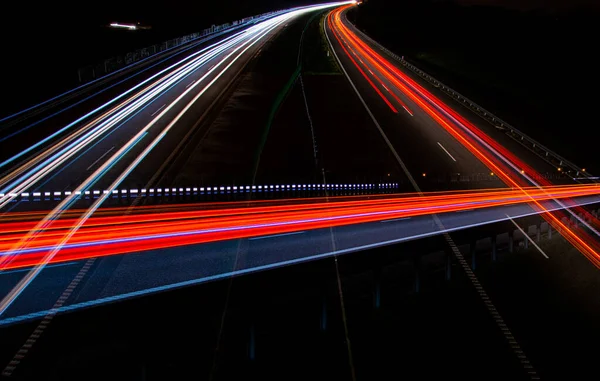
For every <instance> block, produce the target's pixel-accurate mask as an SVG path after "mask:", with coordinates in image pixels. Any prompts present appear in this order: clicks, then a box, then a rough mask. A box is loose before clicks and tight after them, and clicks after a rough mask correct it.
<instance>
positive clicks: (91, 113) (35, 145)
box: [0, 30, 247, 183]
mask: <svg viewBox="0 0 600 381" xmlns="http://www.w3.org/2000/svg"><path fill="white" fill-rule="evenodd" d="M246 31H247V30H246ZM246 31H241V32H238V33H236V34H234V35H232V36H229V37H227V38H225V39H223V40H221V41H219V42H217V43H214V44H212V45H210V46H208V47H206V48H203V49H201V50H200V51H198V52H196V53H193V54H191V55H189V56H187V57H185V58H183V59H182V60H180V61H179V62H177V63H175V64H173V65H171V66H169V67H167V68H165V69H163V70H161V71H160V72H158V73H156V74H155V75H153V76H151V77H150V78H148V79H146V80H144V81H142V82H141V83H139V84H137V85H135V86H134V87H132V88H131V89H129V90H127V91H125V92H123V93H121V94H120V95H118V96H117V97H115V98H113V99H111V100H110V101H108V102H106V103H104V104H103V105H101V106H99V107H97V108H95V109H94V110H92V111H90V112H88V113H87V114H85V115H83V116H82V117H80V118H78V119H76V120H75V121H73V122H71V123H69V124H68V125H66V126H65V127H63V128H61V129H60V130H58V131H56V132H54V133H52V134H51V135H49V136H47V137H46V138H44V139H42V140H41V141H39V142H37V143H35V144H34V145H32V146H30V147H29V148H27V149H25V150H24V151H22V152H20V153H19V154H17V155H14V156H13V157H11V158H10V159H7V160H5V161H3V162H2V163H0V168H2V167H4V166H6V165H8V164H10V163H12V162H13V161H15V160H17V159H18V158H20V157H22V156H24V155H26V154H27V153H29V152H31V151H33V150H35V149H36V148H38V147H40V146H42V145H43V144H45V143H48V142H49V141H50V140H52V139H54V138H55V137H57V136H59V135H60V134H62V133H63V132H65V131H67V130H69V129H71V128H72V127H74V126H75V125H77V124H78V123H80V122H82V121H84V120H85V119H87V118H89V117H91V116H92V115H94V114H96V113H97V112H98V111H101V110H103V109H105V108H106V107H108V106H110V105H111V104H113V103H115V102H116V101H118V100H119V99H121V98H123V97H125V96H127V95H129V94H130V93H132V92H133V91H135V90H137V89H138V88H140V87H142V86H144V85H145V84H147V83H148V82H151V81H152V80H154V79H155V78H157V77H160V76H161V75H162V74H164V73H168V72H169V71H170V70H173V69H176V68H177V66H179V65H181V64H184V63H185V62H186V61H188V60H190V59H191V58H193V57H195V56H197V55H199V54H202V53H204V52H206V51H207V50H210V49H213V48H215V47H218V46H219V45H221V44H222V43H224V42H226V41H229V40H230V39H233V38H235V37H238V36H240V35H241V34H243V33H245V32H246ZM135 97H136V96H135V95H134V96H133V97H132V98H130V99H129V100H128V101H130V100H131V99H134V98H135ZM128 101H127V102H128ZM124 104H125V103H123V104H121V106H117V107H123V105H124ZM113 111H115V110H114V109H113V110H112V111H109V113H107V114H104V116H106V115H108V114H110V112H113ZM104 116H102V117H104ZM2 182H3V181H0V183H2Z"/></svg>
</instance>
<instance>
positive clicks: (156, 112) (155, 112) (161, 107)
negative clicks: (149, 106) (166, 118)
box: [150, 103, 167, 116]
mask: <svg viewBox="0 0 600 381" xmlns="http://www.w3.org/2000/svg"><path fill="white" fill-rule="evenodd" d="M166 105H167V104H166V103H165V104H164V105H162V106H160V108H159V109H158V110H156V111H154V113H153V114H152V115H150V116H154V115H156V114H158V113H159V112H160V110H162V109H163V108H164V107H165V106H166Z"/></svg>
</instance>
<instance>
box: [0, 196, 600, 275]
mask: <svg viewBox="0 0 600 381" xmlns="http://www.w3.org/2000/svg"><path fill="white" fill-rule="evenodd" d="M597 195H600V186H598V185H596V184H593V185H570V186H556V187H547V188H544V189H539V188H530V189H527V194H524V193H523V192H522V191H521V190H513V189H499V190H483V191H470V192H434V193H433V194H427V195H425V196H418V195H415V194H414V193H412V194H405V195H398V196H394V197H390V196H387V197H375V198H374V199H372V200H368V199H364V198H363V197H360V198H359V199H357V200H352V198H350V200H348V199H349V198H348V197H340V199H342V201H337V198H334V199H333V200H332V201H331V202H327V203H325V202H317V203H311V202H303V203H300V204H298V203H292V204H287V203H286V201H285V200H284V201H282V202H281V204H282V205H267V206H252V207H244V206H243V205H244V204H245V203H243V202H238V203H230V204H223V203H219V204H217V205H218V206H217V207H214V206H213V207H214V208H213V209H208V210H195V211H181V210H180V209H183V207H184V206H182V205H173V206H167V207H165V208H166V209H167V210H168V209H173V210H174V211H167V212H162V210H161V209H162V208H161V209H158V211H159V212H158V213H144V214H138V215H125V216H110V215H109V216H105V217H92V218H90V219H88V220H87V221H86V223H85V224H84V225H83V226H82V227H81V228H80V229H79V230H78V231H77V232H76V233H75V234H74V235H73V236H72V237H71V239H70V240H69V244H68V245H66V246H65V247H64V248H62V250H61V251H59V252H58V254H57V255H56V256H55V257H53V258H52V261H51V262H50V263H59V262H65V261H72V260H78V259H84V258H91V257H102V256H108V255H116V254H126V253H132V252H142V251H146V250H156V249H164V248H168V247H177V246H185V245H192V244H200V243H208V242H217V241H223V240H231V239H240V238H249V237H256V236H263V235H273V234H283V233H289V232H297V231H303V230H311V229H320V228H326V227H336V226H345V225H351V224H359V223H366V222H377V221H382V220H388V219H394V218H405V217H417V216H425V215H429V214H433V213H450V212H457V211H462V210H472V209H482V208H490V207H498V206H507V205H516V204H522V203H529V202H530V201H531V198H534V199H535V200H536V201H537V202H543V201H547V200H553V199H565V198H577V197H584V196H597ZM148 209H150V210H152V209H157V208H148ZM115 210H118V208H113V210H112V211H113V212H114V211H115ZM109 211H110V210H109ZM21 214H22V213H14V217H16V219H17V222H5V223H3V224H2V234H0V254H2V253H10V250H11V248H12V247H14V244H15V243H17V242H19V240H20V239H21V238H22V236H23V234H26V233H27V232H29V231H30V229H31V228H32V226H35V224H36V222H35V221H19V218H20V217H21ZM10 217H11V214H8V215H5V216H4V217H3V218H4V219H5V220H7V219H8V220H9V219H10ZM77 221H78V218H65V219H61V220H57V221H55V223H54V224H53V227H52V229H48V230H43V231H41V232H39V234H37V235H36V236H35V239H34V240H32V241H31V242H29V243H28V245H27V247H26V248H24V249H22V250H20V251H19V252H18V253H15V254H13V255H10V256H9V258H6V257H5V258H4V261H3V263H2V264H1V265H0V269H2V270H8V269H14V268H21V267H29V266H34V265H37V264H39V263H40V262H41V261H42V259H43V258H44V256H45V254H46V253H47V252H48V251H50V250H52V248H53V247H54V246H55V245H57V244H58V243H59V241H60V240H61V238H62V237H63V236H64V234H65V232H66V231H69V229H70V228H71V227H72V226H73V225H74V224H75V223H77Z"/></svg>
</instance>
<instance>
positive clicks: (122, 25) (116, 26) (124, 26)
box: [110, 22, 137, 30]
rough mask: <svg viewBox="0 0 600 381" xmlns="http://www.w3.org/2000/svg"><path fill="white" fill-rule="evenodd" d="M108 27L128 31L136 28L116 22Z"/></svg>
mask: <svg viewBox="0 0 600 381" xmlns="http://www.w3.org/2000/svg"><path fill="white" fill-rule="evenodd" d="M110 26H112V27H113V28H123V29H129V30H136V29H137V26H135V25H129V24H119V23H117V22H114V23H112V24H110Z"/></svg>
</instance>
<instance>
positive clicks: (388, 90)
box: [381, 82, 408, 111]
mask: <svg viewBox="0 0 600 381" xmlns="http://www.w3.org/2000/svg"><path fill="white" fill-rule="evenodd" d="M381 86H383V88H384V89H385V90H386V91H387V92H388V93H389V92H390V89H388V88H387V87H386V86H385V85H384V84H383V82H382V83H381ZM404 109H405V110H406V107H404ZM406 111H408V110H406Z"/></svg>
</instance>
